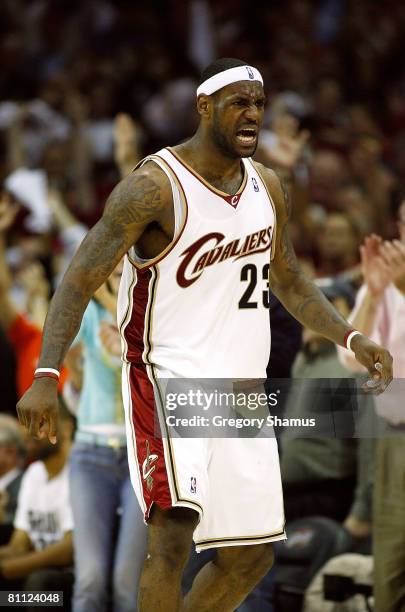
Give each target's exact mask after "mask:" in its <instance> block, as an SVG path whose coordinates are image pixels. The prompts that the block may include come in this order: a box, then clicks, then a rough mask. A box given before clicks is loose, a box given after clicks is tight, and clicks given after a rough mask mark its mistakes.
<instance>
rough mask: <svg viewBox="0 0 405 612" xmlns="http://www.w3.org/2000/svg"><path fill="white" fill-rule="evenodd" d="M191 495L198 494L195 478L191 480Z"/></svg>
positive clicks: (192, 477)
mask: <svg viewBox="0 0 405 612" xmlns="http://www.w3.org/2000/svg"><path fill="white" fill-rule="evenodd" d="M190 493H197V478H196V477H195V476H191V479H190Z"/></svg>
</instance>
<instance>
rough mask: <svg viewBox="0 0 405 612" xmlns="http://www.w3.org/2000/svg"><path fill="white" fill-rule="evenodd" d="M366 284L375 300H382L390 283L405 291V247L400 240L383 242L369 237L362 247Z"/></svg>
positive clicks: (378, 238) (375, 237) (373, 236)
mask: <svg viewBox="0 0 405 612" xmlns="http://www.w3.org/2000/svg"><path fill="white" fill-rule="evenodd" d="M360 255H361V266H362V272H363V277H364V282H365V283H366V284H367V287H368V290H369V291H370V293H371V294H372V295H373V297H375V298H380V297H381V296H382V294H383V293H384V291H385V289H386V288H387V287H388V285H389V284H390V283H394V284H395V285H396V286H397V287H398V288H399V289H400V290H402V291H404V290H405V245H404V244H403V243H402V242H400V241H399V240H393V241H392V242H389V241H383V240H382V239H381V238H380V237H379V236H376V235H375V234H372V235H371V236H368V237H367V238H366V239H365V241H364V244H363V245H362V246H361V247H360Z"/></svg>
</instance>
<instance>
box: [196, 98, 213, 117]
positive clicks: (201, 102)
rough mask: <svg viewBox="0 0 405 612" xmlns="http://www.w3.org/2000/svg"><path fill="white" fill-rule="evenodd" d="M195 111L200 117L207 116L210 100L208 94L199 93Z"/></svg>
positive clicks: (208, 114) (209, 111)
mask: <svg viewBox="0 0 405 612" xmlns="http://www.w3.org/2000/svg"><path fill="white" fill-rule="evenodd" d="M197 111H198V114H199V115H201V116H202V117H206V118H208V117H209V116H210V114H211V100H210V96H206V95H205V94H200V95H199V96H198V98H197Z"/></svg>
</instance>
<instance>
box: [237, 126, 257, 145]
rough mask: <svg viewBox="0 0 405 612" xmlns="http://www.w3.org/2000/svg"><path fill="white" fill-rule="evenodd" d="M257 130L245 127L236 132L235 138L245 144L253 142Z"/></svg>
mask: <svg viewBox="0 0 405 612" xmlns="http://www.w3.org/2000/svg"><path fill="white" fill-rule="evenodd" d="M256 138H257V132H256V130H255V129H253V128H245V129H243V130H238V131H237V132H236V139H237V140H238V141H239V142H241V143H242V144H245V145H252V144H255V142H256Z"/></svg>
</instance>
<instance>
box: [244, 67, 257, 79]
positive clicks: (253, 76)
mask: <svg viewBox="0 0 405 612" xmlns="http://www.w3.org/2000/svg"><path fill="white" fill-rule="evenodd" d="M246 70H247V73H248V75H249V79H252V80H253V79H254V78H255V75H254V74H253V70H252V69H251V67H250V66H246Z"/></svg>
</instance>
